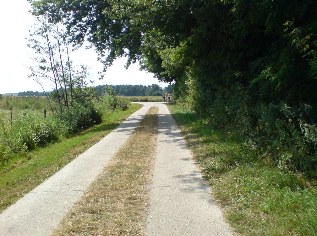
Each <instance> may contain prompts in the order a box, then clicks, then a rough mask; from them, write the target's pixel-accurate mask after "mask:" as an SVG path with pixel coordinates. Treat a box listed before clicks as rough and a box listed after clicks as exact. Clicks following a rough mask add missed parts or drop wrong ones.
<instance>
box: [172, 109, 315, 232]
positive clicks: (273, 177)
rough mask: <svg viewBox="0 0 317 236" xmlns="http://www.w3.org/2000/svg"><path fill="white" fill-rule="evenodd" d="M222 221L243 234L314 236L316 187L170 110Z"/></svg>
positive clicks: (228, 135)
mask: <svg viewBox="0 0 317 236" xmlns="http://www.w3.org/2000/svg"><path fill="white" fill-rule="evenodd" d="M169 108H170V110H171V112H172V114H173V117H174V118H175V119H176V121H177V123H178V124H179V125H180V127H181V129H182V131H183V133H184V134H185V136H186V139H187V143H188V144H189V146H190V148H191V150H192V151H193V153H194V156H195V158H196V160H197V162H198V163H199V164H200V166H201V167H202V169H203V171H204V177H205V178H206V179H207V180H208V181H209V183H210V184H211V186H212V189H213V194H214V195H215V198H216V199H217V200H218V201H219V203H220V204H221V206H222V208H223V210H224V212H225V216H226V218H227V219H228V221H229V222H230V224H231V225H232V227H233V228H234V229H235V231H236V232H238V233H239V234H241V235H317V217H316V216H317V188H316V184H315V183H314V182H312V181H311V180H310V181H309V180H307V179H305V178H304V177H302V176H301V175H299V174H297V173H293V172H290V171H287V170H282V169H278V168H277V167H275V166H273V165H270V164H269V163H265V161H264V160H261V159H260V158H259V157H258V156H257V155H256V153H255V152H254V151H253V150H250V149H249V148H247V145H245V144H244V143H242V142H241V141H240V140H239V139H238V138H237V137H236V136H235V134H233V133H228V132H224V131H223V130H215V129H214V128H213V127H212V126H211V125H210V124H209V123H208V122H207V121H206V120H202V119H199V118H198V117H197V116H196V115H195V114H193V113H190V112H187V111H186V110H184V109H183V108H182V107H180V106H177V105H170V106H169Z"/></svg>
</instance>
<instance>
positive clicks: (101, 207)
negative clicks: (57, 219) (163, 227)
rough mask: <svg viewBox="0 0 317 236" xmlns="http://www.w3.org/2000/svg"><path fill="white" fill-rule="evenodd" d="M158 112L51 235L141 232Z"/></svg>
mask: <svg viewBox="0 0 317 236" xmlns="http://www.w3.org/2000/svg"><path fill="white" fill-rule="evenodd" d="M157 111H158V109H157V108H156V107H151V108H150V110H149V112H148V113H147V114H146V115H145V118H144V120H143V121H142V122H141V124H140V126H139V127H138V128H137V129H136V130H135V132H134V133H133V134H132V135H131V137H130V138H129V139H128V141H127V142H126V143H125V144H124V145H123V147H122V148H120V150H119V151H118V153H117V154H116V155H115V157H113V159H112V160H111V162H110V163H109V165H108V166H107V167H106V168H105V170H104V171H103V173H102V174H101V175H100V176H99V177H98V178H97V180H95V181H94V182H93V183H92V184H91V186H90V187H89V189H88V190H87V192H86V193H85V194H84V196H83V198H82V199H81V200H80V201H79V202H77V203H76V204H75V206H74V207H73V209H72V210H71V211H70V213H69V214H68V215H67V216H66V217H65V218H64V219H63V221H62V223H61V225H60V227H59V229H57V230H56V231H55V232H54V234H53V235H144V226H145V217H146V209H147V207H148V202H149V185H150V181H151V177H152V167H153V163H154V157H155V147H156V139H157V122H158V120H157Z"/></svg>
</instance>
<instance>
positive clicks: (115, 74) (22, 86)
mask: <svg viewBox="0 0 317 236" xmlns="http://www.w3.org/2000/svg"><path fill="white" fill-rule="evenodd" d="M29 10H30V4H29V3H28V2H27V0H7V1H1V2H0V32H1V35H0V94H4V93H17V92H23V91H43V89H42V88H41V86H40V85H38V84H37V83H36V82H35V81H33V79H32V78H29V77H28V75H29V74H30V70H29V69H28V68H29V66H31V65H32V64H34V61H33V60H32V52H31V50H30V49H29V48H28V47H27V39H26V38H28V37H29V30H30V28H31V26H32V24H34V18H33V16H32V15H31V14H30V13H29ZM73 61H74V62H75V63H76V64H84V65H86V66H88V68H89V73H90V76H91V79H92V80H95V83H94V85H99V84H108V85H117V84H136V85H139V84H142V85H151V84H159V85H160V86H162V87H165V86H167V84H165V83H159V81H158V80H157V79H156V78H154V77H153V74H151V73H147V72H145V71H140V70H139V64H133V65H131V66H130V67H129V68H128V70H126V69H125V68H124V65H125V62H126V59H125V58H120V59H118V60H116V61H115V62H114V63H113V65H112V66H111V67H110V68H108V70H107V72H106V74H105V77H104V80H102V81H99V80H98V71H101V70H102V64H101V63H99V62H98V61H97V54H96V53H95V52H94V51H93V50H92V49H90V50H87V49H80V50H79V51H77V52H76V53H75V54H74V56H73ZM52 88H53V87H52V85H51V84H44V90H46V91H50V90H52Z"/></svg>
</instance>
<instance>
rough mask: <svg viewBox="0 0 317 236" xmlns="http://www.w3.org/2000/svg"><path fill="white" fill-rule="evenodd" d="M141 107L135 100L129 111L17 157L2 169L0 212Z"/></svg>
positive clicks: (0, 170) (108, 117) (117, 113)
mask: <svg viewBox="0 0 317 236" xmlns="http://www.w3.org/2000/svg"><path fill="white" fill-rule="evenodd" d="M139 108H140V105H137V104H132V105H131V106H130V108H129V110H127V111H121V110H116V111H114V112H111V113H108V114H105V115H104V122H103V123H102V124H100V125H97V126H94V127H92V128H90V129H87V130H85V131H83V132H81V133H80V134H79V135H76V136H74V137H72V138H69V139H65V140H62V141H61V142H59V143H55V144H52V145H50V146H47V147H45V148H40V149H37V150H34V151H32V152H30V153H28V155H27V158H21V157H16V158H15V159H13V160H11V161H10V162H9V163H7V164H6V165H5V166H2V167H1V169H0V212H1V211H3V210H4V209H5V208H6V207H8V206H10V205H11V204H13V203H14V202H15V201H17V200H18V199H19V198H21V197H23V196H24V195H25V194H26V193H28V192H29V191H31V190H32V189H33V188H34V187H36V186H37V185H39V184H40V183H42V182H43V181H44V180H45V179H47V178H48V177H50V176H51V175H53V174H54V173H55V172H57V171H58V170H59V169H61V168H62V167H63V166H65V165H66V164H68V163H69V162H70V161H72V160H73V159H74V158H75V157H77V156H78V155H79V154H80V153H82V152H84V151H85V150H87V149H88V148H89V147H90V146H92V145H93V144H95V143H96V142H98V141H99V140H100V139H101V138H102V137H104V136H105V135H106V134H108V133H110V132H111V131H112V130H113V129H114V128H115V127H117V126H118V125H119V124H120V123H121V122H122V121H123V120H124V119H126V118H127V117H128V116H129V115H130V114H131V113H133V112H135V111H136V110H138V109H139Z"/></svg>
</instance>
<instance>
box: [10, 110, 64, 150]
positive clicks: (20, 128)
mask: <svg viewBox="0 0 317 236" xmlns="http://www.w3.org/2000/svg"><path fill="white" fill-rule="evenodd" d="M59 136H60V130H59V127H58V122H56V121H55V120H54V119H52V118H46V119H45V118H43V117H42V116H41V115H37V114H35V113H32V114H25V115H19V116H18V117H17V118H16V119H15V120H14V122H13V125H12V128H11V129H10V139H11V142H10V143H11V149H12V150H13V151H14V152H21V151H25V150H26V151H28V150H32V149H34V148H36V147H43V146H45V145H46V144H48V143H51V142H54V141H56V140H58V139H59Z"/></svg>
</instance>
